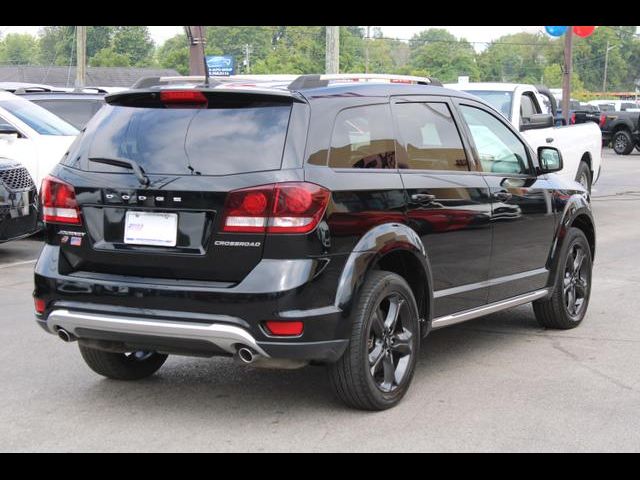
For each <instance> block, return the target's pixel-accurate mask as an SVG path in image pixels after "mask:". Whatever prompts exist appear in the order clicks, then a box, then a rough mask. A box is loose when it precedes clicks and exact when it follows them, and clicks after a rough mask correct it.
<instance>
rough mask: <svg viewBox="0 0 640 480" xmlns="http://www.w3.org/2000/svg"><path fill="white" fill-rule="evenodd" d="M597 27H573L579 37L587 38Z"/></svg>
mask: <svg viewBox="0 0 640 480" xmlns="http://www.w3.org/2000/svg"><path fill="white" fill-rule="evenodd" d="M595 29H596V27H573V33H575V34H576V35H578V36H579V37H582V38H586V37H588V36H589V35H591V34H592V33H593V31H594V30H595Z"/></svg>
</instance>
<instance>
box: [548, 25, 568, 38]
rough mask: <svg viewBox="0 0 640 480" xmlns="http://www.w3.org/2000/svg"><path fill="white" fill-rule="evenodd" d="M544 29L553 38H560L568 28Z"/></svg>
mask: <svg viewBox="0 0 640 480" xmlns="http://www.w3.org/2000/svg"><path fill="white" fill-rule="evenodd" d="M544 29H545V30H546V31H547V33H548V34H549V35H551V36H552V37H560V36H562V35H564V33H565V32H566V31H567V27H544Z"/></svg>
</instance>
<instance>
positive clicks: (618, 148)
mask: <svg viewBox="0 0 640 480" xmlns="http://www.w3.org/2000/svg"><path fill="white" fill-rule="evenodd" d="M602 116H603V121H602V123H601V127H600V128H601V130H602V141H603V143H604V144H607V145H608V144H609V143H611V146H612V148H613V151H614V152H616V153H617V154H618V155H629V154H630V153H631V152H632V151H633V148H634V147H636V148H638V147H639V146H640V125H639V122H640V112H632V111H626V112H607V113H603V114H602Z"/></svg>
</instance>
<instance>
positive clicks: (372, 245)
mask: <svg viewBox="0 0 640 480" xmlns="http://www.w3.org/2000/svg"><path fill="white" fill-rule="evenodd" d="M373 270H387V271H390V272H393V273H396V274H398V275H400V276H401V277H403V278H404V279H405V280H406V281H407V283H408V284H409V286H410V287H411V290H412V292H413V294H414V297H415V299H416V303H417V305H418V309H419V313H420V315H421V318H423V319H425V320H426V325H427V329H426V330H425V334H426V332H427V331H428V330H429V328H428V326H429V325H430V323H431V319H432V311H433V288H432V285H433V281H432V274H431V264H430V262H429V259H428V256H427V253H426V249H425V247H424V245H423V243H422V241H421V240H420V237H419V236H418V234H417V233H416V232H415V231H414V230H412V229H411V228H410V227H408V226H407V225H404V224H397V223H392V224H383V225H378V226H376V227H374V228H373V229H371V230H369V231H368V232H367V233H366V234H364V235H363V236H362V238H361V239H360V241H359V242H358V244H357V245H356V247H355V248H354V250H353V251H352V253H351V254H350V255H349V258H348V259H347V262H346V264H345V267H344V269H343V271H342V274H341V275H340V280H339V283H338V290H337V293H336V299H335V305H336V307H338V308H340V309H341V310H342V311H343V312H345V313H346V314H349V313H350V311H351V308H352V306H353V303H354V300H355V299H356V298H357V297H358V294H359V292H360V290H361V288H362V286H363V284H364V282H365V280H366V278H367V275H368V274H369V273H370V272H371V271H373Z"/></svg>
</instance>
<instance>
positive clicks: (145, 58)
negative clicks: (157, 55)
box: [112, 26, 155, 66]
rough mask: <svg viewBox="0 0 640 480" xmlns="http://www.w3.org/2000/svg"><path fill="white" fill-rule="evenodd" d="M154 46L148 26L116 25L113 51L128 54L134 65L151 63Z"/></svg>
mask: <svg viewBox="0 0 640 480" xmlns="http://www.w3.org/2000/svg"><path fill="white" fill-rule="evenodd" d="M154 47H155V45H154V43H153V40H152V39H151V35H150V33H149V28H148V27H140V26H124V27H116V30H115V32H114V34H113V40H112V48H113V52H114V53H116V54H119V55H124V56H126V57H127V58H128V59H129V63H130V64H131V65H132V66H148V65H149V64H151V62H152V60H153V51H154Z"/></svg>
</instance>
